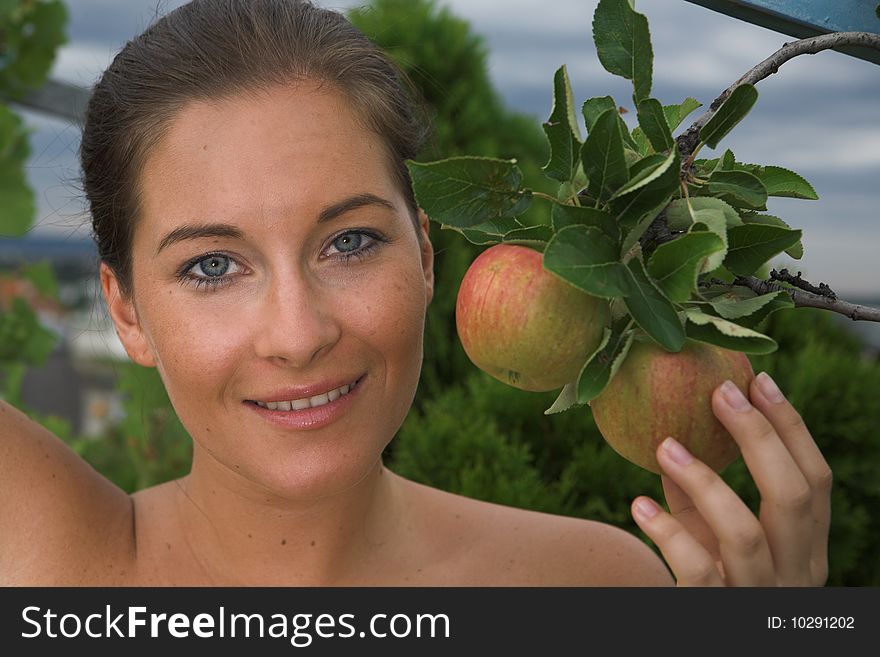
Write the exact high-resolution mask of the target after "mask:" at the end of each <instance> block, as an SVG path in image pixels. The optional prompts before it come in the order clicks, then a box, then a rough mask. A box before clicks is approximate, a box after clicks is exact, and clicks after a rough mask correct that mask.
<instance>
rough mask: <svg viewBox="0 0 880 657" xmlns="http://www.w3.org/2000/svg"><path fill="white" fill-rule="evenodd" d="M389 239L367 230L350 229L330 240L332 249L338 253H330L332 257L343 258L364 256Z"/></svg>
mask: <svg viewBox="0 0 880 657" xmlns="http://www.w3.org/2000/svg"><path fill="white" fill-rule="evenodd" d="M387 241H388V240H387V239H385V238H383V237H380V236H379V235H376V234H375V233H373V232H369V231H366V230H350V231H347V232H345V233H342V234H341V235H339V236H338V237H336V238H334V239H333V241H332V242H330V249H331V251H332V250H335V251H336V253H332V252H331V253H330V254H329V255H331V256H332V257H335V258H337V259H341V260H348V259H349V258H363V257H366V256H367V255H368V254H369V253H371V252H372V251H373V250H374V249H377V248H378V247H379V246H380V245H381V244H382V243H383V242H387Z"/></svg>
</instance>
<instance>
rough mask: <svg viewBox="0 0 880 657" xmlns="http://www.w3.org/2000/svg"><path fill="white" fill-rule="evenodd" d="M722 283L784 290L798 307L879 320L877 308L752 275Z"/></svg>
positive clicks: (761, 290)
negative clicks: (763, 279)
mask: <svg viewBox="0 0 880 657" xmlns="http://www.w3.org/2000/svg"><path fill="white" fill-rule="evenodd" d="M724 285H728V286H733V285H743V286H745V287H747V288H749V289H750V290H752V291H753V292H754V293H755V294H758V295H761V294H769V293H770V292H785V293H786V294H788V296H790V297H791V300H792V301H793V302H794V305H795V306H797V307H799V308H821V309H823V310H830V311H832V312H835V313H839V314H841V315H845V316H846V317H849V318H850V319H851V320H853V321H858V320H865V321H869V322H880V309H878V308H871V307H869V306H861V305H859V304H855V303H850V302H848V301H842V300H840V299H838V298H837V297H836V296H835V297H834V298H832V297H830V296H825V295H822V294H815V293H813V292H807V291H805V290H797V289H793V288H790V287H787V286H785V285H780V284H779V283H772V282H770V281H762V280H761V279H759V278H755V277H754V276H738V277H737V278H736V280H735V281H734V282H733V283H724Z"/></svg>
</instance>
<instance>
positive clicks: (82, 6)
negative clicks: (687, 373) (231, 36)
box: [27, 0, 880, 297]
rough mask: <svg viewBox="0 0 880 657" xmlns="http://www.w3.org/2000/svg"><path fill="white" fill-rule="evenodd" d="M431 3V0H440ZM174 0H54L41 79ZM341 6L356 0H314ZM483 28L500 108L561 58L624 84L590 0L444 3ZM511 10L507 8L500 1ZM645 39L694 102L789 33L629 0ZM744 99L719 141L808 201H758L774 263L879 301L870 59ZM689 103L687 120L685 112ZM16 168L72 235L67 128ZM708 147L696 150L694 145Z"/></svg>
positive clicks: (81, 66) (55, 222) (540, 101)
mask: <svg viewBox="0 0 880 657" xmlns="http://www.w3.org/2000/svg"><path fill="white" fill-rule="evenodd" d="M441 1H444V0H441ZM180 4H183V2H181V1H180V0H165V1H163V2H158V0H125V1H124V2H120V1H119V0H68V6H69V8H70V13H71V23H70V26H69V34H70V43H69V44H68V45H67V46H65V47H64V48H63V49H62V51H61V52H60V56H59V58H58V60H57V62H56V66H55V69H54V72H53V77H56V78H59V79H63V80H67V81H70V82H75V83H78V84H81V85H84V86H87V85H90V84H91V83H93V82H94V81H95V80H96V78H97V77H98V76H99V75H100V72H101V71H102V70H103V69H104V67H106V66H107V64H108V63H109V62H110V59H111V58H112V56H113V54H114V53H115V52H116V51H117V50H118V49H119V48H120V47H121V46H122V45H123V44H124V43H125V41H126V40H128V39H129V38H131V37H132V36H134V35H136V34H137V33H139V32H140V31H142V30H143V29H144V28H145V27H146V26H147V25H149V23H150V22H151V20H152V19H153V17H154V16H155V15H156V14H157V13H158V14H160V15H161V14H164V13H166V12H167V11H169V10H171V9H173V8H174V7H176V6H178V5H180ZM319 4H323V5H325V6H328V7H332V8H339V9H344V8H345V7H349V6H352V5H355V4H362V2H354V1H351V0H323V1H322V0H319ZM445 4H446V5H448V6H450V7H451V8H452V10H453V11H454V12H455V13H456V14H457V15H459V16H461V17H463V18H466V19H467V20H469V21H470V22H471V24H472V26H473V29H474V30H475V31H476V32H478V33H479V34H481V35H483V36H484V37H485V39H486V42H487V44H488V47H489V51H490V66H491V74H492V79H493V81H494V83H495V85H496V87H497V88H498V90H499V92H500V93H501V94H502V96H503V97H504V98H505V99H506V100H507V102H508V104H509V106H510V107H511V108H514V109H518V110H521V111H523V112H526V113H529V114H532V115H534V117H535V120H536V121H541V120H544V119H546V117H547V115H548V114H549V111H550V103H551V95H550V94H551V88H552V86H551V83H552V78H553V72H554V71H555V70H556V68H558V67H559V66H560V65H561V64H567V66H568V70H569V74H570V76H571V78H572V85H573V87H574V93H575V97H576V99H577V100H578V101H582V100H584V99H586V98H589V97H591V96H603V95H607V94H611V95H613V96H615V98H616V99H617V100H618V102H619V103H620V104H622V105H624V106H626V105H627V104H628V102H631V101H629V99H630V96H631V93H632V92H631V87H630V85H629V83H628V82H626V81H622V80H620V79H618V78H615V77H613V76H611V75H609V74H608V73H606V72H605V71H604V70H603V69H602V68H601V66H600V65H599V63H598V60H597V59H596V54H595V49H594V47H593V43H592V37H591V27H590V24H591V19H592V14H593V10H594V9H595V5H596V0H552V1H549V2H548V0H517V2H515V3H512V2H510V0H445ZM513 7H515V9H513ZM636 8H637V10H639V11H640V12H642V13H644V14H645V15H647V17H648V20H649V23H650V27H651V34H652V42H653V47H654V69H655V72H654V90H653V95H654V96H655V97H657V98H659V99H660V100H661V101H662V102H663V103H674V102H681V101H682V100H683V99H684V98H685V97H687V96H693V97H695V98H696V99H697V100H699V101H701V102H702V103H704V105H708V104H709V103H710V102H711V101H712V99H713V98H714V97H715V96H716V95H717V94H718V93H719V92H720V91H722V90H723V89H724V88H726V87H727V86H728V85H729V84H730V83H731V82H733V81H734V80H736V79H737V78H738V77H739V76H740V75H742V73H744V72H745V71H746V70H748V69H749V68H751V67H752V66H753V65H754V64H756V63H758V62H759V61H761V60H762V59H764V58H765V57H766V56H768V55H770V54H771V53H772V52H774V51H775V50H777V49H778V48H779V47H780V46H781V45H782V44H783V43H784V42H786V41H788V40H791V39H790V38H789V37H786V36H784V35H781V34H778V33H776V32H772V31H769V30H766V29H763V28H760V27H756V26H753V25H750V24H747V23H743V22H740V21H737V20H735V19H732V18H728V17H726V16H723V15H720V14H717V13H714V12H712V11H710V10H707V9H705V8H703V7H700V6H697V5H693V4H691V3H689V2H685V1H684V0H636ZM758 90H759V92H760V97H759V99H758V104H757V105H756V107H755V108H754V109H753V110H752V113H751V114H750V115H749V116H748V118H747V119H746V120H745V121H744V122H743V123H742V124H741V125H740V126H739V127H738V128H737V129H736V130H735V131H734V132H733V133H732V134H731V135H730V136H729V137H728V138H727V139H725V141H724V142H722V145H721V148H725V147H726V148H731V149H732V150H733V151H734V152H735V153H736V156H737V159H739V160H742V161H747V162H755V163H760V164H776V165H779V166H784V167H787V168H790V169H793V170H794V171H797V172H798V173H800V174H801V175H803V176H805V177H806V178H807V179H808V180H809V181H810V182H812V183H813V185H814V187H815V188H816V190H817V192H818V193H819V196H820V200H818V201H797V200H789V199H772V200H771V204H770V207H769V209H770V211H771V212H772V213H774V214H777V215H779V216H781V217H782V218H783V219H785V220H786V221H788V223H790V224H791V225H792V226H793V227H796V228H802V229H803V230H804V235H805V237H804V246H805V249H806V255H805V257H804V259H803V260H801V261H799V262H796V261H786V260H784V259H783V260H780V261H779V263H778V264H779V265H780V266H789V267H791V268H794V269H799V270H802V271H803V272H804V276H805V277H807V278H808V279H811V280H812V279H815V280H813V282H814V283H818V282H819V281H820V280H821V281H825V282H827V283H829V284H830V285H831V286H832V288H834V289H835V290H836V291H837V292H838V293H839V294H840V295H842V296H844V295H849V296H851V297H856V296H859V297H861V296H868V297H880V257H878V254H877V251H878V249H880V217H878V211H877V207H878V200H880V196H878V194H880V191H878V186H880V66H877V65H875V64H870V63H867V62H864V61H861V60H858V59H854V58H852V57H848V56H846V55H841V54H838V53H834V52H824V53H821V54H819V55H814V56H803V57H799V58H797V59H795V60H793V61H791V62H789V63H787V64H786V65H784V66H783V67H782V68H781V69H780V72H779V73H778V74H777V75H775V76H773V77H771V78H769V79H767V80H765V81H763V82H761V83H760V84H759V85H758ZM698 113H699V110H698V112H697V113H695V114H694V115H693V117H692V118H695V117H696V116H698ZM27 119H28V122H29V124H30V125H31V127H32V128H33V129H34V135H33V141H32V143H33V156H32V158H31V162H30V167H29V175H30V180H31V182H32V184H33V185H34V187H35V188H36V189H37V192H38V197H39V229H38V230H39V231H41V232H44V231H45V232H55V233H61V234H64V235H67V236H71V237H74V236H80V235H81V236H85V235H87V232H86V231H85V230H84V229H83V228H82V227H81V226H82V210H83V201H82V198H81V194H80V191H79V186H78V183H77V176H78V169H77V162H76V152H77V148H78V145H79V137H78V134H77V128H76V127H75V126H73V125H69V124H66V123H64V122H59V121H56V120H52V119H48V118H46V117H43V116H39V115H36V114H33V113H28V114H27ZM703 154H705V155H706V156H707V157H711V156H712V152H711V151H710V150H708V149H706V150H704V151H703Z"/></svg>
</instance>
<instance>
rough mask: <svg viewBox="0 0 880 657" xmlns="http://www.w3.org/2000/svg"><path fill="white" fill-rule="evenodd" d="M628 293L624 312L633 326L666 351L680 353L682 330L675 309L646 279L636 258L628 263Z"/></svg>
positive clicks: (651, 282)
mask: <svg viewBox="0 0 880 657" xmlns="http://www.w3.org/2000/svg"><path fill="white" fill-rule="evenodd" d="M627 268H628V270H629V272H630V274H631V275H632V280H633V285H632V291H631V292H630V294H629V295H628V296H627V297H626V300H625V303H626V308H627V310H629V313H630V315H632V317H633V319H634V320H635V322H636V324H638V325H639V328H641V329H642V330H643V331H644V332H645V333H647V334H648V335H649V336H651V338H653V339H654V340H656V341H657V343H658V344H660V346H662V347H663V348H664V349H666V350H667V351H673V352H677V351H681V348H682V347H683V346H684V339H685V334H684V327H683V326H682V325H681V320H679V318H678V313H676V311H675V307H674V306H673V305H672V303H671V302H670V301H669V299H667V298H666V296H665V295H664V294H663V292H662V291H661V290H660V288H658V287H657V285H656V284H655V283H654V282H653V281H652V280H651V279H650V278H648V274H647V273H646V272H645V266H644V265H643V264H642V261H641V260H639V259H638V258H633V259H632V260H630V261H629V264H628V265H627Z"/></svg>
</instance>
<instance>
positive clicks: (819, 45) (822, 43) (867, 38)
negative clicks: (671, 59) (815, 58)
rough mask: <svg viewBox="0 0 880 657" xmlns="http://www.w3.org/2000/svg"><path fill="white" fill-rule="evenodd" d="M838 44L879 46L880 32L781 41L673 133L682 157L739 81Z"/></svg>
mask: <svg viewBox="0 0 880 657" xmlns="http://www.w3.org/2000/svg"><path fill="white" fill-rule="evenodd" d="M841 46H863V47H866V48H872V49H874V50H880V34H874V33H872V32H832V33H831V34H823V35H821V36H816V37H810V38H808V39H799V40H798V41H792V42H791V43H786V44H784V45H783V46H782V48H780V49H779V50H777V51H776V52H775V53H773V54H772V55H770V56H769V57H768V58H767V59H765V60H764V61H763V62H761V63H760V64H758V65H757V66H755V67H754V68H752V69H750V70H749V71H747V72H746V73H745V75H743V76H742V77H741V78H740V79H739V80H737V81H736V82H734V83H733V84H732V85H730V86H729V87H728V88H727V89H725V90H724V91H723V92H721V95H720V96H718V98H716V99H715V100H713V101H712V104H711V105H709V109H708V110H706V112H704V113H703V114H702V115H701V116H700V117H699V118H698V119H697V120H696V121H694V122H693V123H692V124H691V126H690V127H689V128H688V129H687V130H685V131H684V132H683V133H681V134H680V135H679V136H678V137H676V142H677V143H678V149H679V151H680V152H681V158H682V160H687V158H688V157H689V156H690V155H691V153H693V152H694V149H695V148H696V147H697V144H699V143H700V129H701V128H702V127H703V126H704V125H706V123H707V122H708V121H709V119H711V118H712V117H713V116H714V115H715V112H717V111H718V108H719V107H721V105H722V103H724V101H725V100H727V97H728V96H730V94H731V92H732V91H733V90H734V89H736V88H737V87H738V86H739V85H741V84H756V83H757V82H760V81H761V80H763V79H764V78H767V77H770V76H771V75H773V74H774V73H776V72H777V71H778V70H779V67H780V66H782V65H783V64H784V63H785V62H787V61H788V60H790V59H794V58H795V57H798V56H799V55H815V54H816V53H818V52H822V51H823V50H829V49H831V48H839V47H841Z"/></svg>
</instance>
